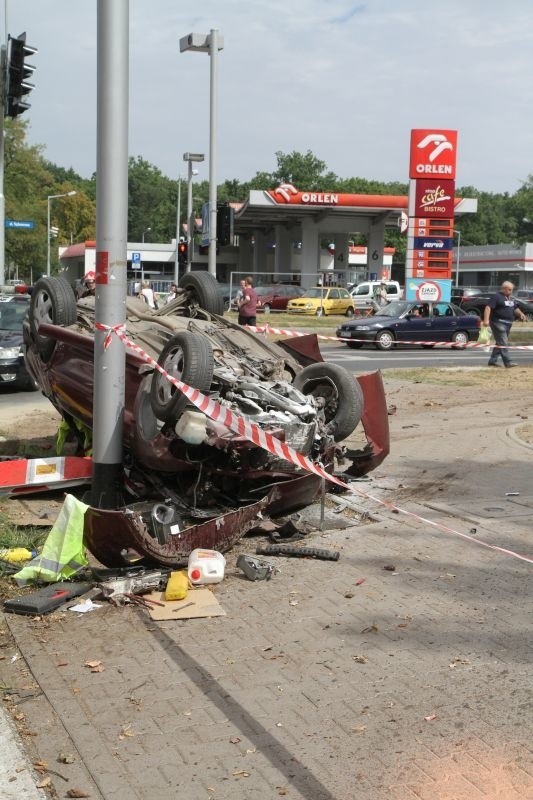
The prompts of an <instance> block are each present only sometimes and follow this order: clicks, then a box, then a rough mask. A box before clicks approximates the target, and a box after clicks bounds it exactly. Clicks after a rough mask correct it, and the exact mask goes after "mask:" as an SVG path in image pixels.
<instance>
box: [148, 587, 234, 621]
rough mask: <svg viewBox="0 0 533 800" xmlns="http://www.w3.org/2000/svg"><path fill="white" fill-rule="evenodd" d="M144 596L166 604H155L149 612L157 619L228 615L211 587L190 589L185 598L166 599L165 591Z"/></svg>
mask: <svg viewBox="0 0 533 800" xmlns="http://www.w3.org/2000/svg"><path fill="white" fill-rule="evenodd" d="M144 597H145V598H146V599H147V600H157V601H158V602H159V603H163V604H164V605H163V607H161V606H154V607H153V608H151V609H150V610H149V612H148V613H149V614H150V616H151V618H152V619H153V620H156V621H162V620H166V619H200V618H201V617H225V616H226V612H225V611H224V609H223V608H222V606H221V605H220V603H219V602H218V600H217V599H216V597H215V595H214V594H213V592H211V591H210V590H209V589H190V590H189V592H188V594H187V597H185V598H184V599H183V600H165V593H164V592H150V594H145V595H144Z"/></svg>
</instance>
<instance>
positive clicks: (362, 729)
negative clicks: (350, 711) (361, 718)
mask: <svg viewBox="0 0 533 800" xmlns="http://www.w3.org/2000/svg"><path fill="white" fill-rule="evenodd" d="M351 730H352V731H353V732H354V733H359V734H361V733H364V732H365V731H366V725H356V726H355V727H354V728H351Z"/></svg>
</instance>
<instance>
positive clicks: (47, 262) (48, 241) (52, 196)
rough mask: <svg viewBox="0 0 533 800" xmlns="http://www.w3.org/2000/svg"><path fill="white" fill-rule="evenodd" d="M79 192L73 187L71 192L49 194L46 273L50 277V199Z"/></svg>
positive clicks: (70, 195) (71, 195)
mask: <svg viewBox="0 0 533 800" xmlns="http://www.w3.org/2000/svg"><path fill="white" fill-rule="evenodd" d="M75 194H77V192H76V191H75V190H74V189H73V190H72V191H71V192H64V193H63V194H49V195H48V198H47V199H48V216H47V224H46V275H47V277H50V200H56V198H58V197H73V196H74V195H75Z"/></svg>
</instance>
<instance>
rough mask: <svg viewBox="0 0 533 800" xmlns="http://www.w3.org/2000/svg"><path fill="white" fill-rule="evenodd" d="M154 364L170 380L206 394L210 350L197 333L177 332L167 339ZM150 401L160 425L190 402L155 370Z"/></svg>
mask: <svg viewBox="0 0 533 800" xmlns="http://www.w3.org/2000/svg"><path fill="white" fill-rule="evenodd" d="M157 363H158V364H159V365H160V366H161V367H163V369H164V370H165V371H166V372H168V374H169V375H171V376H172V377H173V378H177V379H178V380H180V381H183V383H186V384H188V385H189V386H193V387H194V388H195V389H199V390H200V391H201V392H207V391H208V390H209V389H210V388H211V381H212V379H213V369H214V359H213V348H212V347H211V344H210V342H209V340H208V339H206V338H205V336H202V335H201V334H199V333H192V332H190V331H180V333H176V334H174V336H172V338H171V339H169V340H168V342H167V343H166V345H165V346H164V348H163V350H162V351H161V354H160V356H159V358H158V359H157ZM150 401H151V403H152V409H153V412H154V414H155V415H156V417H157V418H158V419H160V420H162V421H163V422H170V421H171V420H175V419H176V417H178V416H179V415H180V414H181V413H182V411H183V410H184V409H185V407H186V406H187V404H188V403H189V400H188V399H187V397H186V396H185V395H184V394H183V393H182V392H180V390H179V389H178V388H177V387H176V386H174V384H172V383H171V382H170V381H169V380H167V379H166V378H165V376H164V375H162V374H161V373H160V372H159V371H158V370H156V371H155V372H154V374H153V377H152V388H151V391H150Z"/></svg>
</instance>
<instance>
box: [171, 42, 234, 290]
mask: <svg viewBox="0 0 533 800" xmlns="http://www.w3.org/2000/svg"><path fill="white" fill-rule="evenodd" d="M223 49H224V39H223V37H222V36H219V35H218V30H216V29H215V28H212V29H211V32H210V33H209V34H205V33H189V35H188V36H184V37H183V38H182V39H180V52H181V53H183V52H184V51H185V50H197V51H199V52H201V53H209V61H210V102H209V256H208V271H209V272H210V274H211V275H213V277H214V278H216V276H217V184H216V176H217V171H216V111H217V61H218V51H219V50H223Z"/></svg>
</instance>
